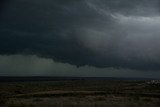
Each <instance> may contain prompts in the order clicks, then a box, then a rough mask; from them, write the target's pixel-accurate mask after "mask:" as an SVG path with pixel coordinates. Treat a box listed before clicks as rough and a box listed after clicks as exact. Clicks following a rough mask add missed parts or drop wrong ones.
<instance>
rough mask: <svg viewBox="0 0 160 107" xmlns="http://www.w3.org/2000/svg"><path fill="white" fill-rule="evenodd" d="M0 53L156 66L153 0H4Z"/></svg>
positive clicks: (159, 65)
mask: <svg viewBox="0 0 160 107" xmlns="http://www.w3.org/2000/svg"><path fill="white" fill-rule="evenodd" d="M0 3H1V5H0V6H1V8H0V9H1V10H0V54H3V55H7V54H8V55H11V54H36V55H38V56H42V57H48V58H53V59H54V60H55V61H59V62H66V63H70V64H73V65H77V66H83V65H90V66H96V67H115V68H130V69H139V70H160V48H159V46H160V43H159V40H160V36H159V34H160V31H159V29H158V28H160V22H159V21H160V14H159V13H160V12H159V11H160V8H159V3H160V2H159V0H152V1H151V0H135V1H133V0H38V1H37V0H5V1H3V0H2V1H1V2H0Z"/></svg>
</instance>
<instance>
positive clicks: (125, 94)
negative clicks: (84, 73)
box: [0, 80, 160, 107]
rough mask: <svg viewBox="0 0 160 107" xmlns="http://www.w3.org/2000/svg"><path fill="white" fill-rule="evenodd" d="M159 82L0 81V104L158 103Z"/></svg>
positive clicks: (125, 106)
mask: <svg viewBox="0 0 160 107" xmlns="http://www.w3.org/2000/svg"><path fill="white" fill-rule="evenodd" d="M159 105H160V85H159V84H148V83H147V81H142V80H141V81H136V80H61V81H56V80H55V81H28V82H27V81H23V82H20V81H19V82H0V107H159Z"/></svg>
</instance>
